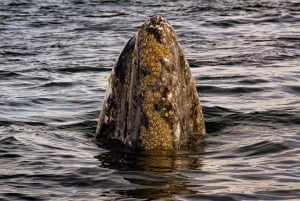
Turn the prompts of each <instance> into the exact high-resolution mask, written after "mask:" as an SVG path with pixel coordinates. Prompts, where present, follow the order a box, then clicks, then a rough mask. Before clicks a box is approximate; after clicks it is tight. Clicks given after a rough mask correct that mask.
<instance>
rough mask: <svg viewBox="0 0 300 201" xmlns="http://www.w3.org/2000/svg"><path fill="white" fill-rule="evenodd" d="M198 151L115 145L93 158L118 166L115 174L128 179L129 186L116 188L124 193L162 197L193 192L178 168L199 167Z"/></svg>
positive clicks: (102, 164)
mask: <svg viewBox="0 0 300 201" xmlns="http://www.w3.org/2000/svg"><path fill="white" fill-rule="evenodd" d="M201 153H204V146H199V147H198V149H197V151H195V150H194V151H177V152H168V151H142V152H139V153H136V152H130V151H124V150H120V149H114V150H111V151H109V152H106V153H102V154H100V155H98V156H96V158H97V159H98V160H99V161H100V163H101V166H102V167H104V168H109V169H114V170H117V172H116V174H117V175H119V176H121V177H122V178H124V179H125V180H127V181H129V182H130V184H132V186H131V185H130V187H129V189H128V188H126V190H124V189H121V190H119V189H116V192H117V193H119V194H120V195H124V196H126V197H134V198H147V199H161V198H171V197H172V196H174V195H190V194H195V193H196V191H193V190H191V189H189V188H188V186H189V177H188V176H186V175H183V174H180V171H185V170H189V171H191V170H198V171H201V168H202V166H203V161H202V156H201Z"/></svg>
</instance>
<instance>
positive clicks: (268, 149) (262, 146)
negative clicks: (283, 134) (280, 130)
mask: <svg viewBox="0 0 300 201" xmlns="http://www.w3.org/2000/svg"><path fill="white" fill-rule="evenodd" d="M287 149H289V147H288V146H286V145H285V144H283V143H275V142H269V141H261V142H258V143H255V144H252V145H248V146H244V147H240V148H238V149H237V150H236V151H237V152H238V153H244V154H246V156H257V155H265V154H269V153H277V152H281V151H285V150H287Z"/></svg>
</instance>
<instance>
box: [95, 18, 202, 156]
mask: <svg viewBox="0 0 300 201" xmlns="http://www.w3.org/2000/svg"><path fill="white" fill-rule="evenodd" d="M107 91H108V94H107V96H106V98H105V100H104V104H103V108H102V110H101V114H100V118H99V121H98V127H97V136H98V137H104V138H106V139H117V140H119V141H121V142H122V143H123V144H125V145H127V146H129V147H132V148H141V149H146V150H153V149H162V150H174V149H180V148H181V147H184V146H185V145H186V143H187V141H188V139H189V137H190V136H191V135H195V134H196V135H203V134H205V126H204V121H203V115H202V109H201V105H200V101H199V97H198V94H197V90H196V87H195V82H194V80H193V78H192V76H191V72H190V69H189V65H188V62H187V60H186V59H185V57H184V54H183V51H182V49H181V48H180V46H179V44H178V42H177V37H176V34H175V31H174V29H173V27H172V26H171V25H170V24H169V23H168V21H167V20H165V19H164V18H162V17H160V16H154V17H151V18H150V19H149V20H147V21H146V22H145V23H144V24H143V25H142V26H141V28H140V30H139V32H138V34H137V36H135V37H133V38H131V39H130V40H129V41H128V43H127V44H126V45H125V47H124V49H123V51H122V52H121V54H120V55H119V58H118V61H117V63H116V65H115V67H114V68H113V71H112V74H111V78H110V84H109V89H108V90H107Z"/></svg>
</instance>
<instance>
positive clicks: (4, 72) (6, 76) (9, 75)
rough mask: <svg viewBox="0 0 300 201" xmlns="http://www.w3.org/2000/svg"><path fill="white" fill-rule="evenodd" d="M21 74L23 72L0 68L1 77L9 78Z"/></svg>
mask: <svg viewBox="0 0 300 201" xmlns="http://www.w3.org/2000/svg"><path fill="white" fill-rule="evenodd" d="M19 76H21V74H19V73H17V72H11V71H5V70H0V79H8V78H12V77H19Z"/></svg>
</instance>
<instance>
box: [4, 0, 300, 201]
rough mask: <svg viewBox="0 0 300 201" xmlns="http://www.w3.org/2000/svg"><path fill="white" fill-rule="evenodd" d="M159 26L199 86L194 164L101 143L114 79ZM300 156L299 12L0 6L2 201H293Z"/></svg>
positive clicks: (263, 6)
mask: <svg viewBox="0 0 300 201" xmlns="http://www.w3.org/2000/svg"><path fill="white" fill-rule="evenodd" d="M155 14H159V15H162V16H164V17H165V18H167V19H168V20H169V22H170V23H171V24H172V25H173V26H174V28H175V30H176V32H177V35H178V40H179V42H180V44H181V46H182V48H183V50H184V52H185V55H186V57H187V59H188V60H189V63H190V65H191V70H192V73H193V76H194V78H195V80H196V83H197V89H198V92H199V96H200V98H201V101H202V105H203V110H204V117H205V120H206V126H207V131H208V137H207V138H206V139H205V141H203V143H202V144H201V145H199V149H198V150H197V151H185V152H176V153H173V154H170V153H164V152H160V153H153V152H143V153H128V152H126V151H123V150H114V149H108V148H107V146H105V144H99V143H97V142H96V141H95V140H94V139H95V138H94V133H95V129H96V123H97V118H98V115H99V112H100V109H101V105H102V101H103V98H104V94H105V89H106V85H107V78H108V75H109V73H110V70H111V68H112V66H113V65H114V62H115V61H116V58H117V56H118V54H119V52H120V51H121V49H122V48H123V45H124V43H125V42H126V41H127V40H128V39H129V38H130V37H131V36H132V35H133V34H135V33H136V32H137V31H138V28H139V26H140V25H141V24H142V23H143V22H144V21H145V20H146V19H147V18H148V17H149V16H151V15H155ZM299 144H300V3H299V1H297V0H289V1H288V0H277V1H265V0H232V1H229V0H200V1H196V0H190V1H176V0H175V1H157V2H156V3H150V2H149V1H138V0H124V1H116V0H111V1H109V0H107V1H105V0H98V1H97V0H90V1H88V0H65V1H55V0H53V1H52V0H51V1H50V0H48V1H47V0H40V1H39V0H37V1H30V0H6V1H0V200H180V201H181V200H205V201H207V200H214V201H220V200H226V201H227V200H229V201H230V200H299V199H300V145H299Z"/></svg>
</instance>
